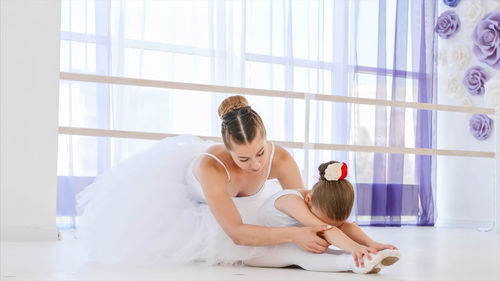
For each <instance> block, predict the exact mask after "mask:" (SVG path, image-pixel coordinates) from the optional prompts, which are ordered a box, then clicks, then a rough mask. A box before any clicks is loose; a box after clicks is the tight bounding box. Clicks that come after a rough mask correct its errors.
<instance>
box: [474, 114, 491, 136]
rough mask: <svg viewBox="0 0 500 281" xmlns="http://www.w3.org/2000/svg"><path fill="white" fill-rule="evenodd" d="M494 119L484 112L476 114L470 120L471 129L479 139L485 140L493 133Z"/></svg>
mask: <svg viewBox="0 0 500 281" xmlns="http://www.w3.org/2000/svg"><path fill="white" fill-rule="evenodd" d="M492 127H493V119H491V118H489V117H488V116H486V115H484V114H474V115H472V118H471V119H470V121H469V129H470V132H471V133H472V135H473V136H474V137H475V138H476V139H478V140H485V139H487V138H488V137H489V136H490V134H491V129H492Z"/></svg>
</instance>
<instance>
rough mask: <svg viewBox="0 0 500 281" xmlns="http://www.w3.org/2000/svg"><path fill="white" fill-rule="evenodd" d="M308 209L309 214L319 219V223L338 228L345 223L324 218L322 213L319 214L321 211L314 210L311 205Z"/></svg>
mask: <svg viewBox="0 0 500 281" xmlns="http://www.w3.org/2000/svg"><path fill="white" fill-rule="evenodd" d="M309 209H310V210H311V213H313V214H314V215H315V216H316V217H318V219H320V220H321V221H323V222H325V223H327V224H329V225H331V226H336V227H340V226H342V225H343V224H344V223H345V222H346V220H341V221H338V220H334V219H331V218H329V217H327V216H325V215H324V214H323V212H321V210H318V209H316V208H315V207H314V206H312V205H311V207H310V208H309Z"/></svg>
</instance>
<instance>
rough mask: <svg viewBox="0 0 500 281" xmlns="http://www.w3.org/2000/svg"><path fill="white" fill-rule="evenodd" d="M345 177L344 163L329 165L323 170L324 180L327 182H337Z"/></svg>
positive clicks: (345, 166)
mask: <svg viewBox="0 0 500 281" xmlns="http://www.w3.org/2000/svg"><path fill="white" fill-rule="evenodd" d="M345 177H347V164H346V163H344V162H341V163H338V162H337V163H332V164H329V165H328V167H326V169H325V179H326V180H328V181H339V180H343V179H345Z"/></svg>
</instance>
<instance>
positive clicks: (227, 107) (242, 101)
mask: <svg viewBox="0 0 500 281" xmlns="http://www.w3.org/2000/svg"><path fill="white" fill-rule="evenodd" d="M242 107H248V101H247V99H246V98H245V97H243V96H230V97H228V98H226V99H225V100H223V101H222V103H221V104H220V105H219V110H218V111H219V117H220V119H222V117H223V116H224V115H225V114H226V113H228V112H230V111H232V110H235V109H238V108H242Z"/></svg>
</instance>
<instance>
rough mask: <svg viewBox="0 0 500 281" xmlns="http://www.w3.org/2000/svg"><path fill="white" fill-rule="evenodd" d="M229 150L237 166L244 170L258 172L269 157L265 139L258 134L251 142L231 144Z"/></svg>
mask: <svg viewBox="0 0 500 281" xmlns="http://www.w3.org/2000/svg"><path fill="white" fill-rule="evenodd" d="M232 146H233V149H232V150H230V151H229V153H231V157H232V158H233V160H234V162H235V163H236V165H238V167H240V168H241V169H243V170H245V171H249V172H252V173H258V172H260V171H262V169H263V168H264V166H265V165H266V163H267V159H268V158H269V151H268V147H267V140H266V138H265V137H261V136H260V134H258V135H257V136H256V137H255V138H254V139H253V141H252V142H250V143H247V144H235V143H233V144H232Z"/></svg>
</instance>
